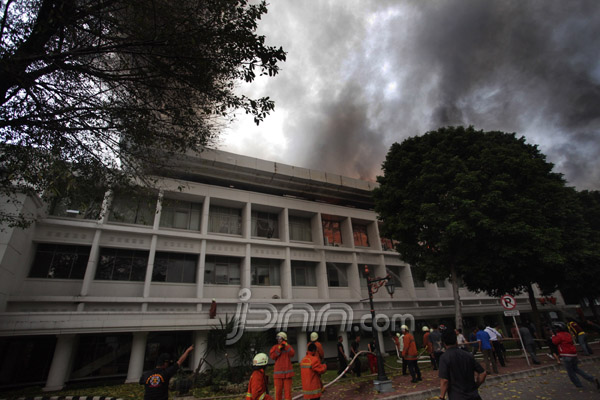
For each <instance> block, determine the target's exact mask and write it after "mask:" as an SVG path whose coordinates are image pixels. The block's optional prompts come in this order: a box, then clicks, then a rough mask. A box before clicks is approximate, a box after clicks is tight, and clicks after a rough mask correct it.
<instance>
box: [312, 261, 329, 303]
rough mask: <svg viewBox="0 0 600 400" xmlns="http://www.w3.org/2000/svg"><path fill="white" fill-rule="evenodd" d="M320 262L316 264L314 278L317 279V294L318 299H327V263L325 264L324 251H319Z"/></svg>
mask: <svg viewBox="0 0 600 400" xmlns="http://www.w3.org/2000/svg"><path fill="white" fill-rule="evenodd" d="M320 253H321V260H320V261H319V262H318V263H317V270H316V271H315V277H316V279H317V293H318V295H319V299H328V298H329V285H328V283H327V282H328V280H327V263H326V262H325V251H324V250H321V251H320Z"/></svg>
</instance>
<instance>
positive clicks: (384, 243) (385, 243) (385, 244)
mask: <svg viewBox="0 0 600 400" xmlns="http://www.w3.org/2000/svg"><path fill="white" fill-rule="evenodd" d="M397 244H398V241H397V240H392V239H386V238H381V249H382V250H383V251H395V250H396V245H397Z"/></svg>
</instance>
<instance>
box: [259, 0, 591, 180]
mask: <svg viewBox="0 0 600 400" xmlns="http://www.w3.org/2000/svg"><path fill="white" fill-rule="evenodd" d="M262 28H263V29H264V34H265V35H266V36H267V38H268V41H270V42H272V43H274V44H278V45H283V46H284V48H285V49H286V50H287V51H288V52H289V55H288V62H287V63H285V64H284V65H283V68H284V71H283V72H282V73H281V75H280V76H278V77H277V78H275V79H273V80H270V81H269V82H268V83H267V84H266V86H265V87H264V90H265V93H266V94H268V95H270V96H272V97H273V98H274V99H275V100H276V102H277V106H276V107H277V108H278V109H279V108H282V109H285V110H286V111H287V113H288V119H287V120H286V121H285V124H284V134H285V136H286V138H287V140H288V149H289V154H287V155H285V158H283V157H281V156H275V157H273V158H278V157H279V161H285V162H287V163H291V164H295V165H300V166H304V167H309V168H315V169H321V170H325V171H330V172H335V173H339V174H343V175H348V176H354V177H360V178H363V179H371V180H372V179H374V178H375V175H376V174H378V173H380V166H381V163H382V161H383V159H384V157H385V154H386V152H387V149H388V148H389V146H390V145H391V144H392V143H393V142H400V141H402V140H403V139H404V138H406V137H408V136H414V135H419V134H423V133H424V132H426V131H428V130H434V129H437V128H438V127H440V126H444V125H457V124H462V125H473V126H475V128H477V129H484V130H502V131H507V132H517V134H518V135H524V136H525V137H526V138H527V140H528V142H529V143H533V144H539V146H540V149H541V150H542V152H544V153H545V154H546V155H547V156H548V160H549V161H551V162H553V163H555V164H556V170H557V171H558V172H562V173H563V174H565V177H566V179H567V180H568V182H569V183H570V184H571V185H575V186H577V187H578V188H579V189H600V157H599V155H600V140H599V135H600V7H599V4H598V2H597V0H589V1H568V2H567V1H557V0H544V1H533V0H524V1H504V0H502V1H500V0H487V1H468V0H445V1H433V0H432V1H370V2H364V1H360V2H359V1H350V0H344V1H342V0H338V1H329V2H326V1H318V2H315V1H311V0H290V1H284V0H278V1H276V2H272V4H271V5H270V11H269V15H268V16H267V18H266V19H265V21H264V25H263V26H262ZM259 129H260V128H259ZM257 156H259V155H257ZM260 156H261V157H263V158H264V155H260ZM282 158H283V159H282Z"/></svg>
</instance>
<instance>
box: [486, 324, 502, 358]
mask: <svg viewBox="0 0 600 400" xmlns="http://www.w3.org/2000/svg"><path fill="white" fill-rule="evenodd" d="M485 331H486V332H487V334H488V335H490V343H491V344H492V347H493V350H494V351H493V352H492V355H493V356H494V359H497V360H498V362H499V363H500V365H501V366H503V367H506V365H505V364H504V357H503V354H502V349H501V348H500V347H501V346H500V340H502V335H501V334H500V332H498V331H497V330H496V329H494V328H492V327H491V326H489V325H488V326H486V327H485Z"/></svg>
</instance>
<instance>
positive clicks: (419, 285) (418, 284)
mask: <svg viewBox="0 0 600 400" xmlns="http://www.w3.org/2000/svg"><path fill="white" fill-rule="evenodd" d="M412 279H413V284H414V285H415V287H416V288H424V287H425V281H423V280H421V279H419V278H417V277H416V276H415V275H413V276H412Z"/></svg>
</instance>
